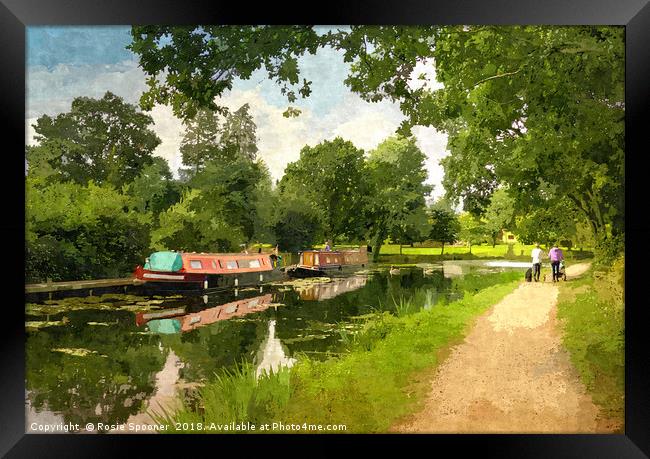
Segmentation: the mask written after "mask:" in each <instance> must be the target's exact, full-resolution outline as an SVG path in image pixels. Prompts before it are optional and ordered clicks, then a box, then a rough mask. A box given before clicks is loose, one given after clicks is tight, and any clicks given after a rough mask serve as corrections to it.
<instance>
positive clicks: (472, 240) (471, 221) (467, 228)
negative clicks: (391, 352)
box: [458, 212, 485, 253]
mask: <svg viewBox="0 0 650 459" xmlns="http://www.w3.org/2000/svg"><path fill="white" fill-rule="evenodd" d="M458 221H459V222H460V233H459V234H458V237H459V239H460V240H461V241H465V242H466V243H467V245H468V246H469V253H472V245H474V244H480V243H481V242H483V240H484V239H485V228H484V226H483V225H482V224H481V222H480V221H479V219H477V218H476V217H475V216H474V215H472V214H471V213H469V212H464V213H462V214H461V215H460V217H458Z"/></svg>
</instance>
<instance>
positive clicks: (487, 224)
mask: <svg viewBox="0 0 650 459" xmlns="http://www.w3.org/2000/svg"><path fill="white" fill-rule="evenodd" d="M514 210H515V201H514V199H512V198H511V197H510V196H509V195H508V192H507V190H505V189H504V188H498V189H497V190H496V191H495V192H494V193H493V194H492V198H491V199H490V204H489V205H488V207H487V209H486V210H485V213H484V214H483V218H482V223H483V229H484V231H485V233H486V234H487V235H489V236H490V238H491V239H492V247H494V246H495V245H496V243H497V238H498V236H499V234H500V233H501V230H504V229H510V228H513V226H514Z"/></svg>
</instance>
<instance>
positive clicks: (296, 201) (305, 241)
mask: <svg viewBox="0 0 650 459" xmlns="http://www.w3.org/2000/svg"><path fill="white" fill-rule="evenodd" d="M273 231H274V233H275V235H276V240H277V243H278V246H279V249H280V250H282V251H286V252H298V251H301V250H305V249H308V248H310V247H313V245H314V244H315V243H316V242H317V241H320V240H322V239H323V229H322V224H321V221H320V219H319V218H318V214H317V213H316V212H315V211H314V209H313V208H312V207H311V205H310V204H309V203H308V202H306V201H305V200H303V199H300V198H299V197H298V196H291V195H290V194H289V193H288V192H285V193H283V194H282V195H281V199H280V201H279V202H278V204H277V209H276V211H275V217H274V223H273Z"/></svg>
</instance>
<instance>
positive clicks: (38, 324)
mask: <svg viewBox="0 0 650 459" xmlns="http://www.w3.org/2000/svg"><path fill="white" fill-rule="evenodd" d="M66 323H67V321H63V320H51V321H44V320H32V321H29V322H25V328H31V329H39V328H46V327H59V326H61V325H65V324H66Z"/></svg>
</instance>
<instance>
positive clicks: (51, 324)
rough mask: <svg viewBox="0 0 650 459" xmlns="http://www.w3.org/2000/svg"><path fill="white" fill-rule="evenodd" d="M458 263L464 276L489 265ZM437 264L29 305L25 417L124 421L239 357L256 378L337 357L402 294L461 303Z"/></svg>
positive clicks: (429, 302) (432, 303) (428, 302)
mask: <svg viewBox="0 0 650 459" xmlns="http://www.w3.org/2000/svg"><path fill="white" fill-rule="evenodd" d="M456 263H458V262H456ZM443 266H444V271H443V269H442V268H443ZM450 266H451V265H450ZM457 266H461V268H460V273H464V272H465V270H476V269H483V268H485V266H484V265H481V266H475V267H471V266H470V265H465V264H462V263H461V264H457ZM433 267H434V268H435V269H433V271H431V270H429V271H428V272H426V273H425V269H423V268H422V267H413V266H412V267H401V269H400V274H399V275H397V276H390V275H389V274H388V267H375V269H372V270H368V271H366V272H364V273H357V274H355V275H353V276H350V277H341V278H334V279H332V280H331V281H329V282H324V283H316V282H311V283H309V282H302V283H295V285H294V284H289V283H287V284H283V285H265V286H264V288H263V291H262V292H260V290H259V289H258V288H250V289H245V288H241V289H239V290H238V291H237V292H235V291H234V290H232V291H224V292H218V293H211V294H209V295H204V296H199V297H182V296H180V295H179V296H177V297H166V298H159V297H138V296H133V295H116V294H112V295H104V296H101V297H92V298H68V299H65V300H60V301H59V300H57V301H51V302H43V303H39V304H28V305H27V308H26V312H27V313H26V319H25V320H26V329H27V342H26V364H27V377H26V386H27V390H28V393H27V398H28V401H27V404H26V408H27V410H28V415H29V416H28V419H62V420H63V421H64V422H66V423H67V422H73V423H79V424H85V423H88V422H94V423H97V422H104V423H110V424H121V423H125V422H129V419H131V420H133V419H139V418H138V417H137V416H141V415H143V413H145V412H146V411H147V410H148V409H155V407H156V406H162V405H164V404H165V403H167V401H168V400H169V398H170V397H171V398H173V393H174V392H175V390H176V389H178V388H179V387H185V386H187V385H196V384H202V383H204V382H205V381H207V380H209V379H210V378H213V377H214V374H215V373H219V372H220V371H221V370H222V369H232V368H233V367H234V366H236V365H238V364H240V363H241V362H242V361H247V362H251V363H254V364H255V365H256V371H257V372H258V375H259V374H261V373H262V372H264V371H277V369H279V368H280V367H281V366H291V365H293V364H294V363H295V361H296V359H299V358H300V357H299V355H300V354H301V353H304V354H307V355H309V356H310V357H311V358H327V357H328V356H330V355H332V354H337V353H339V352H344V351H345V343H344V342H343V340H342V336H341V333H340V330H341V327H344V328H346V329H347V327H353V326H356V325H357V324H361V323H362V322H361V319H359V318H360V317H366V316H367V315H368V314H369V313H373V312H376V311H378V310H389V311H391V310H392V311H394V310H395V309H396V304H395V301H399V300H400V299H401V298H405V299H413V298H414V299H415V300H416V301H415V303H417V304H422V305H423V306H424V307H425V308H432V307H436V305H437V304H438V303H439V301H440V299H441V298H443V297H444V298H456V297H459V296H461V295H462V292H459V291H455V290H454V289H453V288H452V284H453V282H454V280H453V279H452V278H450V277H449V276H450V274H449V273H453V272H454V268H450V267H449V266H447V264H446V263H445V264H444V265H434V266H433ZM492 269H497V268H492ZM501 269H502V268H501ZM27 324H29V325H27ZM45 325H47V326H45Z"/></svg>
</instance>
